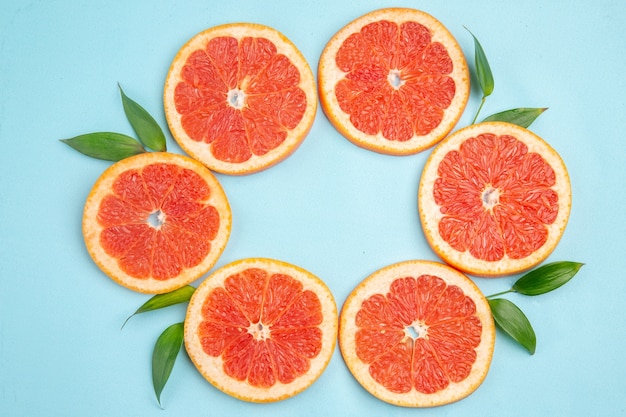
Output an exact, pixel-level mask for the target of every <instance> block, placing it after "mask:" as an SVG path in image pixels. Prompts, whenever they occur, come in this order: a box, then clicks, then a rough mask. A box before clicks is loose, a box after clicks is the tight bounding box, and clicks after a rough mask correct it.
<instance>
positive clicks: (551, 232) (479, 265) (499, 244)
mask: <svg viewBox="0 0 626 417" xmlns="http://www.w3.org/2000/svg"><path fill="white" fill-rule="evenodd" d="M571 199H572V194H571V187H570V181H569V176H568V173H567V169H566V167H565V164H564V163H563V160H562V159H561V157H560V156H559V155H558V154H557V153H556V151H555V150H554V149H552V148H551V147H550V146H549V145H548V144H547V143H546V142H545V141H544V140H543V139H541V138H540V137H539V136H537V135H535V134H534V133H532V132H530V131H529V130H527V129H524V128H522V127H519V126H517V125H514V124H510V123H504V122H487V123H479V124H476V125H472V126H469V127H466V128H464V129H461V130H459V131H457V132H455V133H453V134H452V135H450V136H449V137H447V138H446V139H445V140H443V141H442V142H441V143H440V144H439V145H438V146H437V147H436V148H435V149H434V150H433V152H432V153H431V155H430V156H429V158H428V160H427V161H426V165H425V166H424V170H423V172H422V177H421V180H420V184H419V193H418V205H419V216H420V219H421V223H422V227H423V230H424V233H425V235H426V239H427V240H428V243H429V244H430V245H431V247H432V248H433V250H434V251H435V252H436V253H437V254H438V255H439V256H440V257H441V258H442V259H443V260H445V261H446V262H447V263H449V264H450V265H452V266H454V267H456V268H458V269H460V270H462V271H465V272H468V273H471V274H475V275H480V276H502V275H509V274H513V273H517V272H520V271H523V270H526V269H529V268H531V267H533V266H535V265H537V264H539V263H540V262H541V261H543V260H544V259H545V258H546V257H547V256H548V255H549V254H550V253H551V252H552V251H553V250H554V248H555V247H556V245H557V243H558V242H559V240H560V238H561V236H562V234H563V232H564V230H565V226H566V224H567V220H568V218H569V213H570V206H571Z"/></svg>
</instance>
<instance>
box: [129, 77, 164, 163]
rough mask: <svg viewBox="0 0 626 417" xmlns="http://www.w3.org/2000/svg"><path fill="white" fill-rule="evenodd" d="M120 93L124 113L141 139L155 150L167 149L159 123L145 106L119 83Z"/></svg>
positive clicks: (145, 144) (146, 145)
mask: <svg viewBox="0 0 626 417" xmlns="http://www.w3.org/2000/svg"><path fill="white" fill-rule="evenodd" d="M118 87H119V90H120V95H121V96H122V105H123V106H124V113H125V114H126V118H127V119H128V121H129V122H130V124H131V126H132V127H133V130H134V131H135V133H136V134H137V137H138V138H139V141H140V142H141V143H142V144H143V145H144V146H145V147H147V148H149V149H152V150H153V151H157V152H162V151H165V150H166V149H167V147H166V144H165V135H164V134H163V131H162V130H161V127H160V126H159V124H158V123H157V122H156V120H154V118H153V117H152V116H151V115H150V113H148V112H147V111H146V110H145V109H144V108H143V107H141V106H140V105H139V104H138V103H137V102H135V101H134V100H132V99H130V98H129V97H128V96H127V95H126V94H125V93H124V90H122V86H121V85H120V84H119V83H118Z"/></svg>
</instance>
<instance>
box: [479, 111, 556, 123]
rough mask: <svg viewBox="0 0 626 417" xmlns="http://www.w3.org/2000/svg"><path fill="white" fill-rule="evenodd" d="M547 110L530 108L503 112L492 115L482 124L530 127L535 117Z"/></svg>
mask: <svg viewBox="0 0 626 417" xmlns="http://www.w3.org/2000/svg"><path fill="white" fill-rule="evenodd" d="M546 110H548V108H547V107H541V108H532V107H520V108H517V109H511V110H505V111H503V112H500V113H496V114H492V115H491V116H489V117H487V118H485V119H484V120H483V122H508V123H513V124H516V125H518V126H521V127H523V128H527V127H528V126H530V125H531V124H532V123H533V122H534V121H535V119H536V118H537V117H539V116H540V115H541V113H543V112H544V111H546Z"/></svg>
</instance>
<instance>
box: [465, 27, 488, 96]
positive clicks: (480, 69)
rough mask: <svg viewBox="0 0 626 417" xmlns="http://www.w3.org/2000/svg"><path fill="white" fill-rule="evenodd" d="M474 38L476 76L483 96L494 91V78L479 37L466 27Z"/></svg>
mask: <svg viewBox="0 0 626 417" xmlns="http://www.w3.org/2000/svg"><path fill="white" fill-rule="evenodd" d="M465 30H467V31H468V32H469V34H470V35H472V38H474V63H475V65H476V76H477V78H478V84H479V85H480V88H481V90H482V92H483V97H487V96H489V95H491V93H493V89H494V80H493V74H492V73H491V66H490V65H489V61H488V60H487V55H485V51H484V50H483V47H482V45H481V44H480V42H479V41H478V38H476V36H474V34H473V33H472V32H471V31H470V30H469V29H468V28H465Z"/></svg>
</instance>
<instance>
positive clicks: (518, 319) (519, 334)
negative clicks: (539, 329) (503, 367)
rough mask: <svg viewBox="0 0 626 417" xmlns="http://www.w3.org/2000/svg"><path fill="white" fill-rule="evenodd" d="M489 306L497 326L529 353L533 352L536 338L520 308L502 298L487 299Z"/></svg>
mask: <svg viewBox="0 0 626 417" xmlns="http://www.w3.org/2000/svg"><path fill="white" fill-rule="evenodd" d="M489 307H491V314H492V315H493V318H494V320H495V321H496V324H497V325H498V327H500V328H501V329H502V330H504V332H505V333H506V334H508V335H509V336H511V337H512V338H513V340H515V341H516V342H517V343H519V344H520V345H522V346H523V347H524V348H525V349H526V350H527V351H528V352H529V353H530V354H531V355H532V354H534V353H535V347H536V346H537V338H536V336H535V331H534V330H533V327H532V326H531V324H530V321H528V318H526V316H525V315H524V313H523V312H522V310H520V309H519V307H517V306H516V305H515V304H513V303H512V302H510V301H509V300H507V299H504V298H494V299H491V300H489Z"/></svg>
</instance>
